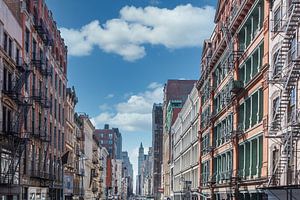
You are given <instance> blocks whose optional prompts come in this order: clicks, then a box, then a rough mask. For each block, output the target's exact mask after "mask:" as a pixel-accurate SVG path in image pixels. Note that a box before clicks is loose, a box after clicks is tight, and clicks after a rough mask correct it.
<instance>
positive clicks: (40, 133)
mask: <svg viewBox="0 0 300 200" xmlns="http://www.w3.org/2000/svg"><path fill="white" fill-rule="evenodd" d="M32 135H33V136H34V137H35V138H37V139H40V140H41V141H42V142H50V135H49V134H48V133H47V130H45V128H36V129H34V131H32Z"/></svg>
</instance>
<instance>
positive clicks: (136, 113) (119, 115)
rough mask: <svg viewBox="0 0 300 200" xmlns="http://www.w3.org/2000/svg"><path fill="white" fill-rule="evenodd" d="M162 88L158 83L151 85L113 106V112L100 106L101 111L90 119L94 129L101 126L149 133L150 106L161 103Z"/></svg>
mask: <svg viewBox="0 0 300 200" xmlns="http://www.w3.org/2000/svg"><path fill="white" fill-rule="evenodd" d="M162 100H163V86H162V84H158V83H151V84H150V85H149V86H148V87H147V89H146V91H144V92H142V93H138V94H132V95H131V96H129V97H128V98H127V99H126V101H124V102H120V103H118V104H116V105H114V106H113V107H114V109H115V111H110V110H105V109H106V108H107V107H108V106H107V105H105V106H104V105H102V106H100V109H101V110H102V111H103V112H101V113H100V114H99V115H98V116H96V117H94V118H93V119H92V122H93V123H94V125H95V126H96V127H102V126H103V124H107V123H108V124H110V125H111V126H116V127H118V128H120V130H124V131H128V132H134V131H149V130H151V119H152V106H153V103H157V102H162Z"/></svg>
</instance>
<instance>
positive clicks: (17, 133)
mask: <svg viewBox="0 0 300 200" xmlns="http://www.w3.org/2000/svg"><path fill="white" fill-rule="evenodd" d="M15 66H16V69H17V70H16V76H15V78H11V79H10V80H8V82H7V84H6V86H5V87H3V90H2V94H3V95H4V96H6V97H8V98H9V99H10V100H11V101H13V102H14V104H15V110H13V111H11V114H10V115H9V117H5V119H4V118H3V121H2V123H1V128H0V130H1V132H0V144H1V145H0V146H1V147H0V155H1V158H0V159H1V170H0V185H1V186H3V187H5V188H7V190H8V191H15V190H14V188H17V187H18V186H19V185H20V162H21V158H22V155H23V152H24V150H25V149H26V145H27V142H28V141H29V138H30V131H28V130H27V128H26V127H27V126H26V123H25V122H26V116H27V113H28V110H29V108H30V107H31V106H32V99H31V98H30V97H28V96H26V95H25V93H24V90H23V87H24V85H25V84H26V82H27V80H28V77H29V75H30V73H31V70H30V67H29V66H28V65H27V64H26V63H24V62H23V59H22V58H17V59H16V62H15Z"/></svg>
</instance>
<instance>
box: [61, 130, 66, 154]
mask: <svg viewBox="0 0 300 200" xmlns="http://www.w3.org/2000/svg"><path fill="white" fill-rule="evenodd" d="M64 146H65V133H61V147H62V151H63V152H64Z"/></svg>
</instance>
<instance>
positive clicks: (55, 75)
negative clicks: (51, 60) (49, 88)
mask: <svg viewBox="0 0 300 200" xmlns="http://www.w3.org/2000/svg"><path fill="white" fill-rule="evenodd" d="M57 79H58V77H57V74H55V90H56V91H57V81H58V80H57Z"/></svg>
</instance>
